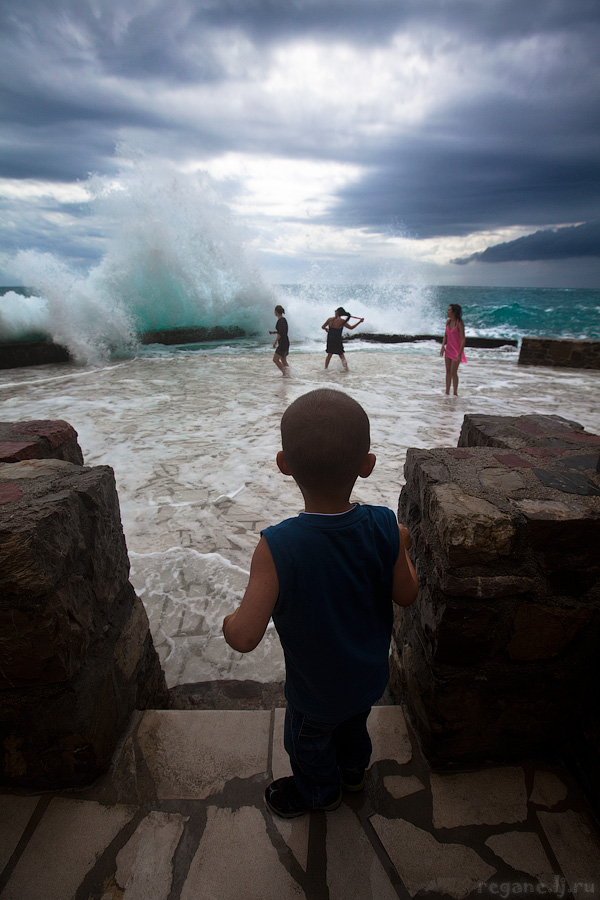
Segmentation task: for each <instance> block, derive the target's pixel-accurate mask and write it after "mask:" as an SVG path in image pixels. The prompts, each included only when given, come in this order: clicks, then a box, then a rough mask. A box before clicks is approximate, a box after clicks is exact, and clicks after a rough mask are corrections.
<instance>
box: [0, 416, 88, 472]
mask: <svg viewBox="0 0 600 900" xmlns="http://www.w3.org/2000/svg"><path fill="white" fill-rule="evenodd" d="M22 459H64V460H65V461H66V462H72V463H75V465H78V466H81V465H83V454H82V452H81V447H80V446H79V444H78V443H77V432H76V431H75V429H74V428H73V426H72V425H69V423H68V422H65V421H63V420H62V419H38V420H30V421H28V422H0V462H19V460H22Z"/></svg>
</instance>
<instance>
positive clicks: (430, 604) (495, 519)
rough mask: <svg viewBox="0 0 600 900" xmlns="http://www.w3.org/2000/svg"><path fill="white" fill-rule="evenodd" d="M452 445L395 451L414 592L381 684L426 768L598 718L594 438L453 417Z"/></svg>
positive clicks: (558, 738)
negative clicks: (389, 689)
mask: <svg viewBox="0 0 600 900" xmlns="http://www.w3.org/2000/svg"><path fill="white" fill-rule="evenodd" d="M486 442H490V443H491V444H492V446H488V447H486V446H482V445H483V444H485V443H486ZM461 444H462V446H461V447H459V448H455V449H451V448H448V449H435V450H409V452H408V455H407V461H406V466H405V476H406V485H405V487H404V488H403V490H402V493H401V495H400V504H399V518H400V521H402V522H404V523H405V524H406V525H407V526H408V528H409V529H410V530H411V533H412V534H413V537H414V547H413V554H414V559H415V563H416V567H417V571H418V575H419V580H420V592H419V597H418V599H417V601H416V603H415V604H414V605H413V606H412V607H410V608H408V609H407V610H405V611H403V612H402V611H399V612H398V614H397V617H396V623H395V629H394V641H393V647H392V652H393V661H394V664H393V666H392V686H393V689H394V691H395V693H396V694H397V695H399V694H400V692H402V696H403V699H404V700H405V701H406V703H407V705H408V710H409V713H410V715H411V718H412V720H413V723H414V726H415V729H416V731H417V734H418V736H419V738H420V741H421V743H422V747H423V750H424V752H425V754H426V756H427V757H428V759H429V760H430V762H431V763H432V764H433V765H434V766H440V767H444V766H451V765H468V764H473V763H478V762H481V761H484V760H488V759H497V760H502V759H506V760H508V759H514V758H522V757H523V756H525V755H527V754H529V753H538V752H557V751H560V752H562V751H563V750H564V748H565V745H566V743H567V739H568V738H569V736H572V735H579V736H580V737H581V736H582V735H583V733H584V731H585V730H586V722H587V723H588V724H589V728H588V731H590V732H591V730H592V726H593V725H594V723H595V722H597V710H598V700H597V698H598V695H599V689H600V668H599V654H598V650H599V649H600V639H599V636H600V581H599V575H600V555H599V553H598V547H600V462H599V460H600V453H599V450H600V437H598V436H595V435H590V434H588V433H586V432H584V430H583V429H582V428H581V426H579V425H577V423H573V422H568V421H567V420H563V419H560V418H559V417H553V416H551V417H544V416H535V417H522V418H518V419H503V418H501V417H491V416H490V417H483V416H480V417H476V416H467V417H465V422H464V425H463V431H462V434H461ZM465 444H468V446H465ZM471 444H474V445H476V446H471ZM582 739H583V738H582ZM584 742H585V741H584ZM586 747H587V749H588V750H589V751H590V753H591V755H592V757H594V758H595V759H596V768H597V764H598V762H599V761H600V744H597V745H595V746H594V744H593V740H592V739H590V741H589V742H588V743H587V744H586Z"/></svg>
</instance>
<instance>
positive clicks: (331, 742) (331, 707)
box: [223, 389, 418, 819]
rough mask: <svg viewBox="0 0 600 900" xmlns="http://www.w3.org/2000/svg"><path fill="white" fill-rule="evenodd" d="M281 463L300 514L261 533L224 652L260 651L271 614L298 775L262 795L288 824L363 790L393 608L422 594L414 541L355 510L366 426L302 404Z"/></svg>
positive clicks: (285, 423) (359, 413)
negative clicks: (298, 498) (299, 500)
mask: <svg viewBox="0 0 600 900" xmlns="http://www.w3.org/2000/svg"><path fill="white" fill-rule="evenodd" d="M281 439H282V447H283V449H282V450H280V451H279V453H278V454H277V465H278V466H279V469H280V470H281V472H283V474H284V475H291V476H292V478H293V479H294V481H295V482H296V484H297V485H298V487H299V488H300V491H301V492H302V495H303V497H304V512H302V513H300V514H299V515H298V516H296V517H294V518H290V519H285V520H284V521H283V522H280V523H279V525H274V526H271V527H270V528H265V530H264V531H263V532H262V536H261V538H260V541H259V543H258V546H257V548H256V550H255V551H254V556H253V557H252V563H251V566H250V579H249V581H248V587H247V588H246V592H245V594H244V598H243V600H242V602H241V604H240V606H239V607H238V608H237V610H236V611H235V612H234V613H232V614H231V615H228V616H226V617H225V619H224V621H223V633H224V635H225V640H226V641H227V643H228V644H229V645H230V646H231V647H233V648H234V650H239V651H240V652H242V653H247V652H249V651H250V650H253V649H254V648H255V647H256V646H257V645H258V643H259V642H260V640H261V639H262V637H263V635H264V633H265V630H266V628H267V625H268V623H269V619H270V618H271V615H272V616H273V622H274V624H275V628H276V629H277V632H278V634H279V638H280V640H281V644H282V647H283V651H284V655H285V669H286V682H285V694H286V698H287V708H286V714H285V727H284V745H285V749H286V750H287V752H288V754H289V756H290V763H291V767H292V772H293V773H294V774H293V775H291V776H287V777H285V778H278V779H277V780H276V781H274V782H272V784H270V785H269V786H268V787H267V789H266V792H265V800H266V803H267V806H268V808H269V809H270V810H271V812H273V813H275V814H276V815H278V816H281V817H282V818H285V819H292V818H295V817H296V816H301V815H302V814H303V813H306V812H308V811H309V810H311V809H320V810H327V811H329V810H334V809H337V807H338V806H339V805H340V803H341V802H342V788H343V789H345V790H347V791H360V790H362V788H363V787H364V780H365V769H366V768H367V766H368V765H369V761H370V757H371V749H372V748H371V740H370V738H369V732H368V730H367V718H368V716H369V713H370V711H371V706H372V704H373V703H375V702H376V701H377V700H378V699H379V698H380V697H381V695H382V694H383V691H384V690H385V687H386V685H387V682H388V678H389V648H390V637H391V632H392V620H393V604H394V603H396V604H398V605H399V606H409V605H410V604H411V603H412V602H413V601H414V600H415V598H416V596H417V591H418V583H417V576H416V574H415V570H414V568H413V565H412V563H411V561H410V558H409V556H408V550H409V548H410V546H411V543H412V540H411V536H410V534H409V533H408V531H407V530H406V528H405V527H404V526H403V525H398V523H397V520H396V516H395V514H394V513H393V512H392V510H391V509H387V508H386V507H383V506H367V505H365V506H361V505H359V504H358V503H352V502H351V501H350V499H349V498H350V494H351V492H352V489H353V487H354V483H355V481H356V479H357V478H358V476H360V477H361V478H368V477H369V475H370V474H371V472H372V471H373V467H374V465H375V457H374V455H373V454H372V453H370V452H369V450H370V436H369V419H368V416H367V414H366V412H365V411H364V409H363V408H362V406H360V405H359V404H358V403H357V402H356V401H355V400H353V399H352V398H351V397H349V396H348V395H347V394H343V393H341V391H334V390H327V389H321V390H315V391H311V392H310V393H308V394H304V395H303V396H302V397H299V398H298V399H297V400H295V401H294V403H292V404H291V406H289V407H288V409H287V410H286V411H285V413H284V415H283V418H282V420H281Z"/></svg>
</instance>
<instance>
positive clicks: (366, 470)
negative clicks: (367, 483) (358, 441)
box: [358, 453, 377, 478]
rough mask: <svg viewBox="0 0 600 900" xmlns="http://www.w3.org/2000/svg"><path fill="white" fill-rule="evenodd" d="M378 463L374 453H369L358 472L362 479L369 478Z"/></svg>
mask: <svg viewBox="0 0 600 900" xmlns="http://www.w3.org/2000/svg"><path fill="white" fill-rule="evenodd" d="M376 461H377V457H376V456H375V454H374V453H367V455H366V456H365V458H364V459H363V461H362V464H361V467H360V469H359V470H358V474H359V475H360V477H361V478H368V477H369V475H370V474H371V472H372V471H373V469H374V468H375V463H376Z"/></svg>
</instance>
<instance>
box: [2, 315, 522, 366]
mask: <svg viewBox="0 0 600 900" xmlns="http://www.w3.org/2000/svg"><path fill="white" fill-rule="evenodd" d="M246 336H247V335H246V332H245V331H244V330H243V328H239V327H237V326H231V327H228V326H223V325H215V326H214V327H210V328H208V327H203V326H194V327H189V328H168V329H162V330H160V331H148V332H146V333H145V334H141V335H139V337H138V340H139V342H140V344H144V345H148V344H163V345H164V346H171V347H172V346H186V345H191V344H204V343H209V342H210V341H229V340H238V339H239V338H243V337H246ZM346 339H347V340H353V339H354V340H358V339H361V340H363V341H370V342H372V343H379V344H401V343H412V342H415V341H437V342H438V343H440V344H441V342H442V337H441V335H433V334H414V335H410V334H374V333H369V332H362V333H360V334H357V335H347V336H346ZM504 345H509V346H512V347H516V346H517V341H516V340H513V339H510V338H479V337H469V338H467V347H483V348H486V347H502V346H504ZM70 361H71V356H70V354H69V351H68V350H67V349H66V348H65V347H62V346H61V345H60V344H56V343H54V342H53V341H51V340H43V341H18V342H14V343H9V344H6V343H5V344H0V369H17V368H23V367H25V366H39V365H49V364H51V363H62V362H70Z"/></svg>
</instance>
